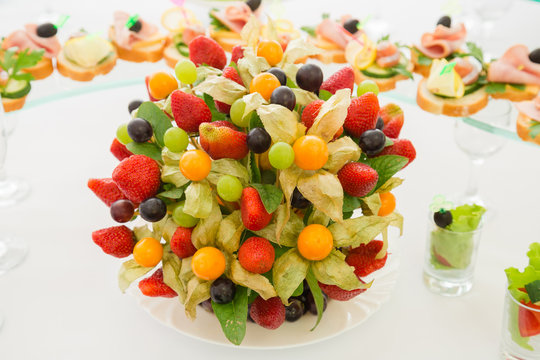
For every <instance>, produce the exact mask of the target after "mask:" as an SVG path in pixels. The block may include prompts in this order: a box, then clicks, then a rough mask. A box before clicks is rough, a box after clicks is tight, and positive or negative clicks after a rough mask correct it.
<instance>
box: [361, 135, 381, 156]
mask: <svg viewBox="0 0 540 360" xmlns="http://www.w3.org/2000/svg"><path fill="white" fill-rule="evenodd" d="M385 144H386V135H384V133H383V132H382V131H381V130H379V129H374V130H366V131H364V133H363V134H362V135H360V140H359V142H358V145H360V148H361V149H362V151H363V152H365V153H366V154H367V156H374V155H377V154H378V153H380V152H381V151H382V149H384V146H385Z"/></svg>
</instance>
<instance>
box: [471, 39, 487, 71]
mask: <svg viewBox="0 0 540 360" xmlns="http://www.w3.org/2000/svg"><path fill="white" fill-rule="evenodd" d="M467 48H468V49H469V54H470V55H471V56H472V57H474V58H476V60H478V61H480V64H482V65H484V52H483V51H482V49H480V48H479V47H478V46H477V45H476V44H475V43H473V42H471V41H468V42H467Z"/></svg>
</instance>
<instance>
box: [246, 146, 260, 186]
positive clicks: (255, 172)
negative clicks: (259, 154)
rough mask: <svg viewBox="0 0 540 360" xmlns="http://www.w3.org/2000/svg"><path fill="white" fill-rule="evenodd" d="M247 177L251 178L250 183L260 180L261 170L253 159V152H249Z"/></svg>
mask: <svg viewBox="0 0 540 360" xmlns="http://www.w3.org/2000/svg"><path fill="white" fill-rule="evenodd" d="M248 162H249V167H248V169H249V178H250V179H251V182H252V183H260V182H261V171H260V170H259V167H258V166H257V162H256V161H255V154H254V153H253V152H251V151H250V152H249V158H248Z"/></svg>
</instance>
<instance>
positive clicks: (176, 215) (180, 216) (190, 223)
mask: <svg viewBox="0 0 540 360" xmlns="http://www.w3.org/2000/svg"><path fill="white" fill-rule="evenodd" d="M185 203H186V202H185V201H181V202H179V203H177V204H176V206H175V207H174V209H173V211H172V218H173V220H174V222H175V223H176V224H177V225H178V226H182V227H185V228H192V227H194V226H195V225H197V223H198V222H199V219H197V218H194V217H193V216H191V215H188V214H186V213H185V212H184V205H185Z"/></svg>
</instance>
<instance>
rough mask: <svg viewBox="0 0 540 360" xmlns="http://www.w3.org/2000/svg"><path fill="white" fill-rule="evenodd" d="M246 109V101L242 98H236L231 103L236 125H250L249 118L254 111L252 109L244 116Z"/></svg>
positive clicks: (233, 120)
mask: <svg viewBox="0 0 540 360" xmlns="http://www.w3.org/2000/svg"><path fill="white" fill-rule="evenodd" d="M245 110H246V103H245V102H244V100H242V99H238V100H236V101H235V102H234V103H233V104H232V105H231V120H232V122H233V124H234V125H236V126H239V127H248V126H249V120H250V119H251V114H252V113H253V111H251V112H250V113H249V114H246V116H244V117H242V115H244V111H245Z"/></svg>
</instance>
